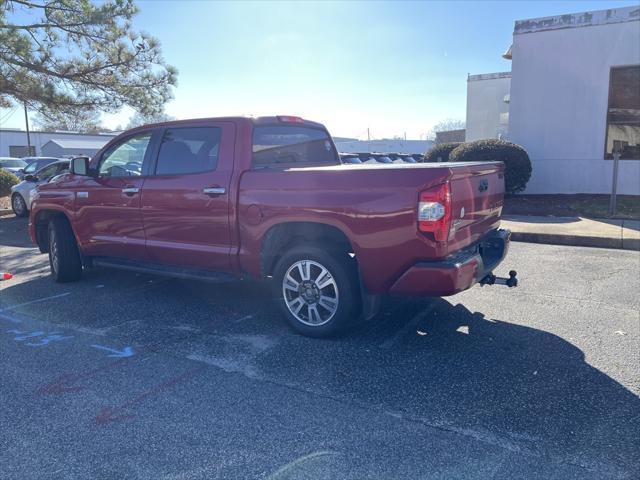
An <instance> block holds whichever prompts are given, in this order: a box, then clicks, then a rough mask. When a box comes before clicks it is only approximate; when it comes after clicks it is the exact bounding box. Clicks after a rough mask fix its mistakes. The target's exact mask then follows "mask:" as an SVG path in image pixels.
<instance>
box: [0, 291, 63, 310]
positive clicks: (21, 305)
mask: <svg viewBox="0 0 640 480" xmlns="http://www.w3.org/2000/svg"><path fill="white" fill-rule="evenodd" d="M67 295H71V292H66V293H59V294H58V295H51V296H50V297H44V298H39V299H37V300H31V301H30V302H24V303H19V304H17V305H11V306H10V307H5V308H2V309H0V312H6V311H7V310H13V309H16V308H18V307H24V306H26V305H31V304H34V303H40V302H46V301H47V300H53V299H56V298H60V297H66V296H67Z"/></svg>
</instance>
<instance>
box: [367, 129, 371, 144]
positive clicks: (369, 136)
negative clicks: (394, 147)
mask: <svg viewBox="0 0 640 480" xmlns="http://www.w3.org/2000/svg"><path fill="white" fill-rule="evenodd" d="M370 141H371V134H370V133H369V127H367V142H370Z"/></svg>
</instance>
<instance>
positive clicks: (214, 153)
mask: <svg viewBox="0 0 640 480" xmlns="http://www.w3.org/2000/svg"><path fill="white" fill-rule="evenodd" d="M221 134H222V131H221V129H220V128H218V127H191V128H168V129H166V130H165V132H164V135H163V136H162V143H161V144H160V151H159V152H158V163H157V166H156V175H180V174H181V175H184V174H189V173H200V172H209V171H211V170H215V169H216V167H217V166H218V151H219V149H220V137H221Z"/></svg>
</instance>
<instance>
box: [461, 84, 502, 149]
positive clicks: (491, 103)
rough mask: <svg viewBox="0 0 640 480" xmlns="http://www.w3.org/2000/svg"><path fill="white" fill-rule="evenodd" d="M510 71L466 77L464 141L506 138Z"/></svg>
mask: <svg viewBox="0 0 640 480" xmlns="http://www.w3.org/2000/svg"><path fill="white" fill-rule="evenodd" d="M510 89H511V72H498V73H483V74H481V75H469V76H468V77H467V133H466V136H465V141H467V142H472V141H473V140H482V139H484V138H504V137H506V136H507V130H508V124H509V92H510Z"/></svg>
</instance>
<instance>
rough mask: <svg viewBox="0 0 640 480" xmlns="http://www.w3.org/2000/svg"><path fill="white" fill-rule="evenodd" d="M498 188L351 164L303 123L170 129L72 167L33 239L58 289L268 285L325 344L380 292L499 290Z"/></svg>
mask: <svg viewBox="0 0 640 480" xmlns="http://www.w3.org/2000/svg"><path fill="white" fill-rule="evenodd" d="M503 177H504V166H503V164H502V163H500V162H487V163H446V164H442V163H431V164H429V163H418V164H397V163H395V164H388V165H387V164H372V165H343V164H341V163H340V159H339V156H338V152H337V151H336V147H335V145H334V143H333V141H332V139H331V136H330V135H329V133H328V132H327V130H326V129H325V128H324V126H322V125H321V124H318V123H315V122H311V121H308V120H303V119H301V118H298V117H288V116H278V117H263V118H241V117H232V118H211V119H199V120H185V121H175V122H167V123H162V124H156V125H146V126H143V127H139V128H135V129H133V130H129V131H127V132H125V133H123V134H121V135H119V136H118V137H116V138H114V139H113V140H111V141H110V142H109V143H108V144H107V145H106V146H105V147H104V148H103V149H102V150H100V151H99V152H98V153H97V154H96V155H95V157H93V159H91V160H89V159H88V158H76V159H74V160H73V161H72V165H71V173H69V174H67V175H63V176H61V177H58V178H57V179H55V180H54V181H52V182H51V183H48V184H46V185H43V186H41V187H39V189H38V191H37V192H36V193H35V196H34V197H35V198H34V202H33V206H32V209H31V214H30V219H29V232H30V235H31V238H32V240H33V242H34V243H36V244H37V245H38V247H39V248H40V251H41V252H43V253H46V252H48V253H49V260H50V266H51V273H52V275H53V277H54V279H55V280H56V281H58V282H68V281H74V280H78V279H79V278H80V277H81V275H82V271H83V268H88V267H90V266H93V265H102V266H105V265H106V266H114V267H119V268H125V269H130V270H135V271H144V272H151V273H158V274H166V275H170V276H174V277H181V278H200V279H210V278H219V277H220V276H221V275H225V274H226V275H229V274H230V275H232V276H235V277H252V278H257V279H262V278H270V279H271V280H272V283H273V285H274V290H275V295H276V297H277V298H278V302H279V304H280V306H281V307H282V311H283V313H284V315H285V316H286V318H287V319H288V321H289V323H290V324H291V325H292V326H293V328H294V329H296V330H297V331H298V332H300V333H303V334H305V335H310V336H326V335H330V334H333V333H335V332H337V331H339V330H341V329H342V328H343V327H345V326H346V325H348V324H349V323H350V322H351V321H352V320H354V319H358V318H362V317H372V316H373V315H374V313H375V312H376V309H377V305H378V303H379V302H378V298H379V297H380V295H381V294H385V293H390V294H397V295H420V296H444V295H453V294H455V293H457V292H460V291H462V290H465V289H467V288H469V287H471V286H472V285H474V284H476V283H478V282H482V283H494V280H495V277H494V276H493V275H492V270H493V269H494V268H495V267H496V266H497V265H498V264H499V263H500V262H501V261H502V259H503V258H504V256H505V255H506V252H507V247H508V244H509V236H510V232H509V231H507V230H500V229H499V228H498V227H499V223H500V216H501V212H502V206H503V193H504V178H503ZM511 281H512V282H513V281H515V274H514V275H513V278H512V279H511Z"/></svg>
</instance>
